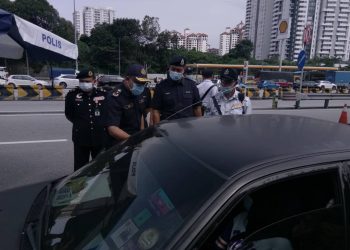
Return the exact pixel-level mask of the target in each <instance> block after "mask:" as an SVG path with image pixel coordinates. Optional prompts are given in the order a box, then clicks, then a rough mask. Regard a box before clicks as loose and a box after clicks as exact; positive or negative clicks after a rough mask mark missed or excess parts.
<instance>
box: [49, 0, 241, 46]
mask: <svg viewBox="0 0 350 250" xmlns="http://www.w3.org/2000/svg"><path fill="white" fill-rule="evenodd" d="M73 1H74V0H48V2H49V3H50V4H52V5H53V6H54V7H55V8H56V9H57V10H58V12H59V13H60V15H61V16H62V17H64V18H66V19H68V20H71V21H72V13H73ZM245 4H246V0H76V9H77V10H80V11H81V10H82V9H83V7H84V6H92V7H97V8H99V7H102V8H106V7H111V8H112V9H114V10H115V11H116V16H117V18H120V17H127V18H136V19H139V20H142V19H143V17H144V16H145V15H149V16H154V17H159V24H160V28H161V30H162V31H163V30H165V29H167V30H177V31H179V32H181V33H182V32H183V30H184V29H185V28H189V29H190V30H191V31H192V32H195V33H206V34H208V36H209V44H210V45H211V47H212V48H218V47H219V35H220V33H222V32H224V31H225V28H226V27H234V26H236V25H237V24H238V23H239V22H240V21H243V22H244V20H245Z"/></svg>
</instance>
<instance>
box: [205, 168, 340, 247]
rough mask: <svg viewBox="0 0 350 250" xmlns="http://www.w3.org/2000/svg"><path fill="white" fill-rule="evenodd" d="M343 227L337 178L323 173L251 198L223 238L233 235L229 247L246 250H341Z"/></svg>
mask: <svg viewBox="0 0 350 250" xmlns="http://www.w3.org/2000/svg"><path fill="white" fill-rule="evenodd" d="M247 198H248V199H247ZM247 204H248V206H247ZM240 221H241V222H242V221H244V223H241V224H239V222H240ZM344 221H345V217H344V207H343V204H342V198H341V189H340V188H339V179H338V174H337V172H336V171H334V172H323V173H319V174H313V175H309V176H302V177H297V178H293V179H287V180H282V181H279V182H278V183H274V184H271V185H268V186H266V187H262V188H260V189H259V190H256V191H253V192H250V193H249V194H248V195H247V196H246V198H244V200H243V201H242V202H241V203H240V204H239V205H238V206H236V207H235V208H234V209H233V212H232V214H231V215H229V216H228V217H227V218H226V219H225V222H224V223H223V224H224V226H222V227H221V228H220V230H219V233H218V234H219V236H221V237H223V238H224V237H225V235H227V234H228V233H229V235H230V236H229V238H228V239H227V241H230V242H231V243H230V244H236V243H238V242H241V243H242V240H243V242H244V244H243V246H242V249H246V248H244V247H247V246H251V247H254V249H261V248H260V247H262V246H265V247H266V246H270V248H271V249H300V250H313V249H339V250H342V249H345V242H346V234H345V223H344ZM234 231H235V232H234ZM217 237H218V236H217ZM211 241H213V242H214V241H215V239H212V240H211ZM272 246H273V247H272ZM270 248H269V249H270ZM238 249H241V248H238ZM249 249H250V248H249ZM264 249H265V248H264Z"/></svg>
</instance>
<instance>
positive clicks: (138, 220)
mask: <svg viewBox="0 0 350 250" xmlns="http://www.w3.org/2000/svg"><path fill="white" fill-rule="evenodd" d="M151 217H152V214H151V212H150V211H149V210H148V209H147V208H145V209H144V210H142V211H141V213H139V214H138V215H137V216H136V217H134V219H133V220H134V222H135V224H136V225H137V226H138V227H141V226H142V225H143V224H145V223H146V222H147V221H148V220H149V218H151Z"/></svg>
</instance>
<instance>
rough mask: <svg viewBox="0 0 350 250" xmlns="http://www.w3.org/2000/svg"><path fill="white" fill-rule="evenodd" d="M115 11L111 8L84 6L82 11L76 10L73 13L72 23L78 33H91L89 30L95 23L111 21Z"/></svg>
mask: <svg viewBox="0 0 350 250" xmlns="http://www.w3.org/2000/svg"><path fill="white" fill-rule="evenodd" d="M114 19H115V11H114V10H112V9H108V8H107V9H96V8H93V7H84V9H83V11H82V13H81V12H79V11H76V12H75V13H73V24H74V25H75V26H76V30H77V33H78V35H82V34H85V35H87V36H90V35H91V30H92V29H93V28H94V27H95V26H96V25H97V24H103V23H109V24H111V23H113V21H114Z"/></svg>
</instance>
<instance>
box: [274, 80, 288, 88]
mask: <svg viewBox="0 0 350 250" xmlns="http://www.w3.org/2000/svg"><path fill="white" fill-rule="evenodd" d="M271 81H272V82H275V83H277V84H278V85H279V86H280V87H281V88H292V87H293V83H292V82H288V81H287V80H284V79H275V80H271Z"/></svg>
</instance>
